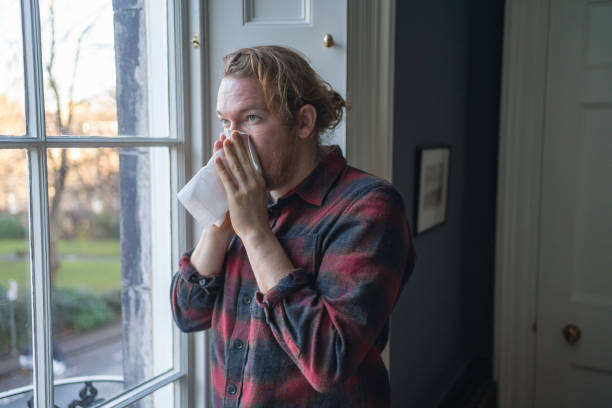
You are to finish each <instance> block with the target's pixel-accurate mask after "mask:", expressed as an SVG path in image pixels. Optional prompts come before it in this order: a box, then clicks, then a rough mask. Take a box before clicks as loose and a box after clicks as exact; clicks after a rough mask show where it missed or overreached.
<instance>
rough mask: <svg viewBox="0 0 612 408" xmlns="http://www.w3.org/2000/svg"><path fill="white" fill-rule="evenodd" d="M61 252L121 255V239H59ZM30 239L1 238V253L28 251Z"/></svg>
mask: <svg viewBox="0 0 612 408" xmlns="http://www.w3.org/2000/svg"><path fill="white" fill-rule="evenodd" d="M57 247H58V250H59V253H60V254H75V255H98V256H117V257H118V256H119V254H120V249H119V240H110V239H109V240H70V241H66V240H63V241H59V243H58V245H57ZM27 250H28V241H26V240H22V239H0V254H14V253H15V252H26V251H27Z"/></svg>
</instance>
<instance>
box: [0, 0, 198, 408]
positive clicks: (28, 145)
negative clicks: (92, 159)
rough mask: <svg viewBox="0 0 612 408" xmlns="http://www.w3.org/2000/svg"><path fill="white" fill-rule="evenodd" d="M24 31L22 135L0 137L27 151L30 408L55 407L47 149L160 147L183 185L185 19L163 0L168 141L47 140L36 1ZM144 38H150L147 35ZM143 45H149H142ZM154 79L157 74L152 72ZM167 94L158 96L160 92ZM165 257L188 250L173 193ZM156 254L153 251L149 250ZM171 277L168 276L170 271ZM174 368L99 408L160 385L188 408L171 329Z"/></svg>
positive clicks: (24, 8) (175, 3)
mask: <svg viewBox="0 0 612 408" xmlns="http://www.w3.org/2000/svg"><path fill="white" fill-rule="evenodd" d="M21 12H22V31H23V49H24V59H23V61H24V71H25V78H24V82H25V87H26V93H25V95H26V96H25V101H26V103H25V104H26V106H25V111H26V134H25V136H19V137H16V136H3V135H0V148H1V149H17V148H19V149H22V148H23V149H26V151H27V158H28V166H29V171H28V174H29V217H30V262H31V290H32V299H31V301H32V346H33V358H34V374H33V384H32V385H33V387H34V403H35V406H36V407H52V406H54V405H53V402H54V396H53V392H54V390H53V382H52V378H53V376H52V357H51V356H52V346H51V345H52V335H51V332H52V331H51V301H50V298H51V296H50V294H51V285H50V271H49V264H50V262H49V261H50V260H49V241H50V237H49V214H48V211H49V201H48V190H47V157H46V156H47V149H49V148H58V147H59V148H69V147H70V148H78V147H87V148H97V147H119V148H120V147H133V146H166V147H168V149H169V154H170V169H171V174H170V177H169V181H170V186H169V188H170V189H171V190H170V191H171V192H175V191H177V190H178V186H181V185H183V184H184V180H185V165H186V160H185V148H184V142H185V126H184V124H185V122H186V120H188V119H189V115H188V114H187V113H186V109H185V106H187V107H189V100H184V98H185V96H184V95H185V92H184V90H185V88H184V79H185V78H187V79H189V78H188V77H186V76H185V75H184V72H185V69H184V65H185V64H184V57H185V56H186V52H185V48H186V46H185V42H184V41H183V40H182V39H183V38H184V32H183V21H187V20H186V18H187V16H186V10H185V8H184V7H182V4H181V1H180V0H168V13H167V27H168V30H167V32H168V38H167V45H168V51H169V52H168V72H164V71H162V72H160V74H163V75H168V77H167V78H168V79H169V80H168V81H167V83H168V84H169V89H168V98H169V124H168V129H169V132H170V135H173V137H167V138H166V137H141V136H117V137H96V136H91V137H90V136H53V137H47V135H46V130H45V109H44V82H43V72H42V69H43V68H42V52H41V30H40V15H39V4H38V0H22V1H21ZM147 35H149V34H147ZM148 41H149V39H148ZM153 75H155V73H153ZM164 92H165V91H162V94H163V93H164ZM181 115H183V116H181ZM170 212H171V218H170V234H171V257H172V259H178V256H179V254H180V253H181V252H182V251H184V250H185V248H186V235H187V231H186V221H185V212H184V211H182V210H181V209H180V208H179V205H178V202H177V200H176V197H175V195H174V194H172V199H171V203H170ZM153 250H155V248H153ZM168 273H171V271H168ZM172 338H173V356H172V359H173V369H171V370H169V371H166V372H165V373H162V374H159V375H157V376H154V377H152V378H150V379H148V380H147V381H145V382H143V383H141V384H139V385H138V386H136V387H134V388H132V389H130V390H128V391H126V392H124V393H122V394H119V395H117V396H115V397H113V398H111V399H110V400H108V401H107V402H105V403H104V404H103V405H101V407H104V408H110V407H124V406H127V405H129V404H131V403H133V402H134V401H137V400H139V399H140V398H142V397H144V396H146V395H150V394H151V393H153V392H154V391H156V390H158V389H160V388H162V387H163V386H165V385H167V384H169V383H172V382H174V383H175V390H174V395H175V397H174V398H175V406H177V407H178V406H186V405H187V390H186V387H187V381H186V375H187V367H188V364H187V363H188V358H187V348H188V347H187V346H188V343H187V335H185V334H184V333H181V332H180V330H178V328H177V327H176V326H174V325H173V333H172Z"/></svg>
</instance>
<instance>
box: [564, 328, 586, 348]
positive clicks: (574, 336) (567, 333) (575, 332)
mask: <svg viewBox="0 0 612 408" xmlns="http://www.w3.org/2000/svg"><path fill="white" fill-rule="evenodd" d="M581 335H582V332H581V331H580V327H578V326H576V325H574V324H568V325H567V326H565V327H564V328H563V337H565V340H567V342H568V343H569V345H570V346H573V345H574V344H576V343H577V342H578V340H580V336H581Z"/></svg>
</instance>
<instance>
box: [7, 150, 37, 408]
mask: <svg viewBox="0 0 612 408" xmlns="http://www.w3.org/2000/svg"><path fill="white" fill-rule="evenodd" d="M27 174H28V173H27V161H26V154H25V151H24V150H0V393H3V392H6V391H9V390H12V389H15V388H18V387H23V386H27V385H31V384H32V372H31V371H29V369H31V367H32V353H31V340H32V317H31V306H30V305H31V302H30V261H29V259H30V254H29V244H28V175H27ZM14 398H18V396H15V397H14ZM9 400H12V398H0V406H3V404H4V403H5V402H8V401H9Z"/></svg>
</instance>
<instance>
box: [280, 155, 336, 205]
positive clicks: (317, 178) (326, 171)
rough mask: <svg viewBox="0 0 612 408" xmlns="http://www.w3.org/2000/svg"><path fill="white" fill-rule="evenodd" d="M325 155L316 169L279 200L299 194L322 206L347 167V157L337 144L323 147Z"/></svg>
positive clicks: (309, 201)
mask: <svg viewBox="0 0 612 408" xmlns="http://www.w3.org/2000/svg"><path fill="white" fill-rule="evenodd" d="M323 149H325V150H324V153H323V154H324V156H323V158H322V159H321V161H320V162H319V164H318V165H317V167H315V169H314V170H313V171H312V172H311V173H310V174H309V175H308V176H307V177H306V178H305V179H304V180H302V181H301V182H300V183H299V184H298V185H297V186H295V187H294V188H292V189H291V190H290V191H288V192H287V193H286V194H285V195H283V196H282V197H281V198H280V199H279V200H285V199H287V198H289V197H290V196H292V195H294V194H297V195H299V196H300V197H301V198H302V199H303V200H304V201H306V202H308V203H310V204H312V205H316V206H317V207H320V206H321V204H322V203H323V200H324V199H325V196H326V195H327V193H328V192H329V190H330V189H331V186H332V184H333V183H334V181H336V178H338V176H339V175H340V173H341V172H342V170H344V167H346V159H345V158H344V157H343V156H342V151H341V150H340V147H339V146H337V145H334V146H329V147H323Z"/></svg>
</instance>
